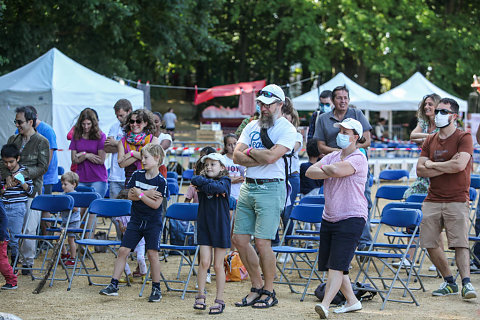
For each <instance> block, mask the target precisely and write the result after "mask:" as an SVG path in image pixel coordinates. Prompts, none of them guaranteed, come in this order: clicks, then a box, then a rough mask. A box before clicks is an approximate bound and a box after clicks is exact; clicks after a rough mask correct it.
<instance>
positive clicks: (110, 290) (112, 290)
mask: <svg viewBox="0 0 480 320" xmlns="http://www.w3.org/2000/svg"><path fill="white" fill-rule="evenodd" d="M100 294H103V295H105V296H118V288H116V287H115V286H114V285H113V284H111V283H110V284H109V285H108V287H106V288H105V289H102V290H100Z"/></svg>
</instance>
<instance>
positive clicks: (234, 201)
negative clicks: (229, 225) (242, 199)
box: [228, 196, 237, 210]
mask: <svg viewBox="0 0 480 320" xmlns="http://www.w3.org/2000/svg"><path fill="white" fill-rule="evenodd" d="M228 207H229V209H230V210H235V209H236V208H237V199H235V198H234V197H232V196H231V197H230V199H229V200H228Z"/></svg>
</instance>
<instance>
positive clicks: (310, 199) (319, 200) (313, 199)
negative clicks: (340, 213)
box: [300, 194, 325, 204]
mask: <svg viewBox="0 0 480 320" xmlns="http://www.w3.org/2000/svg"><path fill="white" fill-rule="evenodd" d="M307 203H311V204H325V196H324V195H323V194H322V195H318V196H306V197H303V198H302V199H300V204H307Z"/></svg>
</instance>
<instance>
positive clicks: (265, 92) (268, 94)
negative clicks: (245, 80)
mask: <svg viewBox="0 0 480 320" xmlns="http://www.w3.org/2000/svg"><path fill="white" fill-rule="evenodd" d="M258 96H259V97H260V96H264V97H267V98H271V97H275V98H278V99H280V100H282V98H280V97H279V96H277V95H276V94H274V93H271V92H269V91H262V90H260V91H258Z"/></svg>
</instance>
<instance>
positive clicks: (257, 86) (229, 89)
mask: <svg viewBox="0 0 480 320" xmlns="http://www.w3.org/2000/svg"><path fill="white" fill-rule="evenodd" d="M266 83H267V82H266V80H258V81H252V82H240V83H235V84H226V85H223V86H216V87H212V88H210V89H208V90H207V91H205V92H202V93H200V94H197V93H196V91H195V101H194V103H195V105H197V104H200V103H202V102H205V101H208V100H210V99H213V98H215V97H227V96H237V95H240V94H241V93H242V89H243V91H245V92H251V91H260V90H261V89H262V88H263V87H265V85H266Z"/></svg>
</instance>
